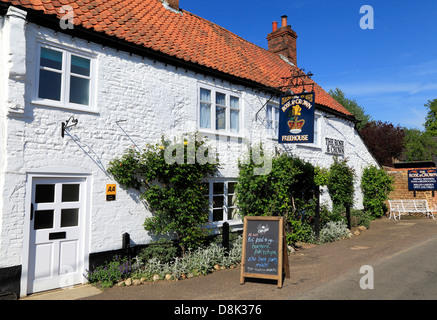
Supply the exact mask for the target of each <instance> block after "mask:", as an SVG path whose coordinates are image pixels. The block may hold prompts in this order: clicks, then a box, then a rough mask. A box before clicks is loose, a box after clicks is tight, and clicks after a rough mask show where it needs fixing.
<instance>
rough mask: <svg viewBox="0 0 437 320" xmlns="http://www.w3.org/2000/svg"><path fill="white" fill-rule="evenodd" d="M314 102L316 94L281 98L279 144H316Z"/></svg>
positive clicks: (310, 93)
mask: <svg viewBox="0 0 437 320" xmlns="http://www.w3.org/2000/svg"><path fill="white" fill-rule="evenodd" d="M314 100H315V95H314V92H305V93H301V94H296V95H292V96H282V97H281V98H280V105H279V138H278V142H279V143H313V142H314Z"/></svg>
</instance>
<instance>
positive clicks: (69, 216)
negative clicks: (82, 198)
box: [61, 209, 79, 228]
mask: <svg viewBox="0 0 437 320" xmlns="http://www.w3.org/2000/svg"><path fill="white" fill-rule="evenodd" d="M78 225H79V209H62V210H61V228H66V227H76V226H78Z"/></svg>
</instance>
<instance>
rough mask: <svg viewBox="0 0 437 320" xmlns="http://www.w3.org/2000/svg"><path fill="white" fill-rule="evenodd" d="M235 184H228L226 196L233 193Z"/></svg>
mask: <svg viewBox="0 0 437 320" xmlns="http://www.w3.org/2000/svg"><path fill="white" fill-rule="evenodd" d="M236 185H237V183H236V182H228V194H231V193H235V186H236Z"/></svg>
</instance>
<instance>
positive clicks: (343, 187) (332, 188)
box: [327, 158, 355, 207]
mask: <svg viewBox="0 0 437 320" xmlns="http://www.w3.org/2000/svg"><path fill="white" fill-rule="evenodd" d="M354 178H355V171H354V170H353V169H351V168H349V167H348V165H347V160H339V159H337V158H334V163H333V164H332V165H331V167H330V169H329V175H328V179H327V186H328V192H329V195H330V196H331V200H332V203H333V206H334V207H337V206H343V205H350V206H352V204H353V199H354V198H353V197H354Z"/></svg>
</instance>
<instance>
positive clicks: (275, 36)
mask: <svg viewBox="0 0 437 320" xmlns="http://www.w3.org/2000/svg"><path fill="white" fill-rule="evenodd" d="M287 18H288V17H287V16H282V17H281V19H282V21H281V27H280V28H278V23H277V22H276V21H275V22H273V30H272V32H271V33H269V34H268V35H267V42H268V49H269V51H270V52H273V53H277V54H281V55H283V56H284V57H286V58H287V59H288V60H289V61H290V62H291V63H293V64H294V65H295V66H297V54H296V39H297V34H296V32H294V31H293V29H291V27H290V26H289V25H288V24H287Z"/></svg>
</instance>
